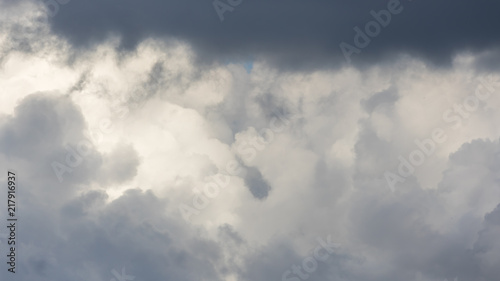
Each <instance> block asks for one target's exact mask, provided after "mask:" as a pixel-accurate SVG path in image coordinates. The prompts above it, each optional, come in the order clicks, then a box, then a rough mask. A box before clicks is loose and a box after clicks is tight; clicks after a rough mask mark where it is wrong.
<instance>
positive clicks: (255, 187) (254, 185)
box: [244, 167, 271, 199]
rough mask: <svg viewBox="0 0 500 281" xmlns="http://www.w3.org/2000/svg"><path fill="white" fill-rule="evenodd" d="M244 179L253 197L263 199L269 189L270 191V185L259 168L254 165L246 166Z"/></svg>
mask: <svg viewBox="0 0 500 281" xmlns="http://www.w3.org/2000/svg"><path fill="white" fill-rule="evenodd" d="M244 180H245V184H246V185H247V187H248V189H249V190H250V192H251V193H252V195H253V196H254V197H255V198H257V199H265V198H266V197H267V196H269V191H271V186H270V185H269V183H267V181H266V180H265V179H264V177H263V176H262V174H261V173H260V171H259V169H257V168H255V167H248V168H246V174H245V178H244Z"/></svg>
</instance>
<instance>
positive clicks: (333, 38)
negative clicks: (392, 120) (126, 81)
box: [50, 0, 499, 70]
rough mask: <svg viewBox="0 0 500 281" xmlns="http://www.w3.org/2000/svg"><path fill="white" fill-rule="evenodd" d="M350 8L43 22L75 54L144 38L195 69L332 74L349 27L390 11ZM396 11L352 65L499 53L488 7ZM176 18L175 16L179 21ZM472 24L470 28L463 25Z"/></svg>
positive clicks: (70, 11) (87, 10)
mask: <svg viewBox="0 0 500 281" xmlns="http://www.w3.org/2000/svg"><path fill="white" fill-rule="evenodd" d="M390 2H391V1H381V2H378V3H375V2H372V1H365V0H357V1H349V2H346V1H321V0H316V1H308V2H304V1H299V0H292V1H288V2H286V3H285V2H280V1H277V2H269V1H248V2H247V1H243V2H242V3H241V4H240V5H238V6H237V7H235V8H234V10H233V11H231V12H226V13H225V14H224V21H223V22H221V21H220V19H219V17H218V15H217V12H216V10H215V9H214V6H213V3H212V1H197V0H196V1H188V2H178V1H163V2H159V1H153V0H147V1H141V2H138V1H131V0H126V1H120V2H115V1H107V2H102V1H96V0H91V1H85V2H82V1H69V3H67V4H65V5H60V9H59V11H58V12H57V14H56V15H55V16H54V17H51V18H50V23H51V27H52V30H53V31H54V32H55V33H56V34H59V35H61V36H64V37H65V38H66V39H68V40H69V41H70V42H71V43H72V44H73V46H75V47H77V48H87V47H90V46H92V45H93V44H96V43H98V42H104V41H107V40H108V38H109V36H110V35H117V36H120V37H121V46H122V48H123V49H127V50H132V49H134V48H135V47H136V46H137V45H138V44H139V43H140V42H142V41H143V40H145V39H147V38H151V37H156V38H165V39H166V40H181V41H184V42H187V43H188V44H189V45H191V46H192V47H193V48H194V50H195V53H196V54H197V55H198V58H199V59H200V61H209V62H210V61H213V60H221V61H224V60H227V59H229V60H234V59H237V60H248V59H249V58H252V57H257V58H262V59H263V60H265V61H268V62H271V63H272V64H273V65H276V66H280V67H282V68H284V69H287V70H296V69H311V68H317V67H320V68H321V67H333V66H338V65H339V64H343V63H344V62H345V59H344V56H343V54H342V51H341V49H340V48H339V44H340V43H341V42H346V43H348V44H350V45H352V46H356V45H355V43H354V37H355V31H354V27H356V26H358V27H360V28H361V29H362V30H365V25H366V24H367V23H368V22H370V21H374V17H373V16H372V15H371V14H370V12H371V11H372V10H373V11H376V12H378V11H380V10H387V9H388V6H391V5H396V6H398V5H397V3H392V4H391V3H390ZM395 2H398V3H400V6H401V7H402V11H401V12H400V13H398V14H393V15H392V18H391V21H390V23H389V24H388V25H387V26H386V27H381V28H382V30H381V32H380V35H378V36H376V37H374V38H372V40H371V41H372V42H371V43H370V44H369V46H368V47H366V48H365V49H363V50H362V52H361V53H360V54H359V55H354V56H353V61H354V62H355V63H357V64H366V63H373V62H377V61H381V60H384V59H388V58H390V57H391V56H394V55H395V54H412V55H416V56H419V57H422V58H425V59H428V60H429V61H432V62H434V63H436V64H438V65H450V63H451V62H452V58H453V57H454V55H455V54H456V53H457V52H461V51H468V50H474V51H487V50H489V49H491V48H495V47H498V43H499V40H498V38H497V36H492V35H493V34H496V24H497V21H496V14H495V11H496V10H498V8H499V6H498V4H497V3H496V2H494V1H487V0H480V1H473V0H467V1H461V2H460V3H456V2H455V1H451V0H446V1H437V2H436V1H395ZM181 15H182V16H181ZM464 18H467V19H473V20H464Z"/></svg>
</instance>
